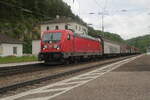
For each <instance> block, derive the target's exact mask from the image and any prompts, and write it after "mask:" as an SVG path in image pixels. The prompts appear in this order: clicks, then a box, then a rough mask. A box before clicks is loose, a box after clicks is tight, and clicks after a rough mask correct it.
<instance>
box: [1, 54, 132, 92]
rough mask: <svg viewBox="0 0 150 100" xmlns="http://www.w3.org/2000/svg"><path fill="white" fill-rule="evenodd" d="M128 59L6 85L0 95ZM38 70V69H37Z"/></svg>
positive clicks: (119, 59)
mask: <svg viewBox="0 0 150 100" xmlns="http://www.w3.org/2000/svg"><path fill="white" fill-rule="evenodd" d="M130 57H132V56H130ZM130 57H121V58H115V59H113V60H109V61H105V62H104V63H100V64H96V65H92V66H87V67H83V68H77V69H73V70H70V71H63V72H60V73H59V72H58V73H56V74H50V75H48V76H44V77H42V78H37V79H32V80H26V81H24V82H20V83H16V84H11V85H8V86H4V87H1V88H0V93H1V94H2V93H6V92H7V91H11V90H15V89H18V88H22V87H25V86H28V85H34V84H39V83H41V82H43V81H47V80H52V79H57V78H61V77H64V76H67V75H72V74H75V73H80V72H83V71H86V70H91V69H94V68H98V67H100V66H103V65H107V64H111V63H114V62H117V61H121V60H124V59H127V58H130ZM24 67H25V66H24ZM26 67H27V66H26ZM28 68H29V67H28ZM47 68H49V67H47ZM30 69H31V68H30ZM38 69H40V68H38Z"/></svg>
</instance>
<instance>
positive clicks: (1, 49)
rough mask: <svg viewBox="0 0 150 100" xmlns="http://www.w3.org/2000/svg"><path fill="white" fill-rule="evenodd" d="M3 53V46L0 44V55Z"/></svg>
mask: <svg viewBox="0 0 150 100" xmlns="http://www.w3.org/2000/svg"><path fill="white" fill-rule="evenodd" d="M2 54H3V48H2V47H1V46H0V55H2Z"/></svg>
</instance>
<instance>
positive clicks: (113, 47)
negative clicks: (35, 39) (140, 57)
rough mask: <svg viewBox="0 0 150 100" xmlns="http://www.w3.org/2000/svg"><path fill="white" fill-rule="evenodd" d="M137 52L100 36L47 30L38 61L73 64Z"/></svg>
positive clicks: (43, 35) (133, 48) (42, 40)
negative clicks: (84, 60) (82, 60)
mask: <svg viewBox="0 0 150 100" xmlns="http://www.w3.org/2000/svg"><path fill="white" fill-rule="evenodd" d="M137 53H139V50H138V49H137V48H135V47H131V46H128V45H126V44H121V43H116V42H113V41H110V40H108V39H104V38H102V37H101V36H99V37H98V38H93V37H91V36H88V35H82V34H77V33H74V32H72V31H71V30H49V31H45V32H43V34H42V38H41V51H40V53H39V56H38V58H39V60H40V61H45V62H46V63H48V62H66V61H67V62H74V61H78V60H81V59H95V58H101V57H112V56H125V55H131V54H137Z"/></svg>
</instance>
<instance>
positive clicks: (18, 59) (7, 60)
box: [0, 56, 38, 64]
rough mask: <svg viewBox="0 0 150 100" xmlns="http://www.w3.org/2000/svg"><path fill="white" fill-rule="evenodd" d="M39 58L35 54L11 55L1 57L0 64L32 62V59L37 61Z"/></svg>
mask: <svg viewBox="0 0 150 100" xmlns="http://www.w3.org/2000/svg"><path fill="white" fill-rule="evenodd" d="M37 60H38V59H37V57H35V56H23V57H15V56H9V57H0V64H5V63H18V62H31V61H37Z"/></svg>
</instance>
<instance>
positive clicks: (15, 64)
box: [0, 61, 42, 68]
mask: <svg viewBox="0 0 150 100" xmlns="http://www.w3.org/2000/svg"><path fill="white" fill-rule="evenodd" d="M39 63H42V62H39V61H33V62H20V63H7V64H0V68H1V67H14V66H22V65H31V64H39Z"/></svg>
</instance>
